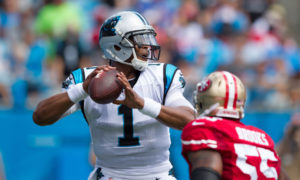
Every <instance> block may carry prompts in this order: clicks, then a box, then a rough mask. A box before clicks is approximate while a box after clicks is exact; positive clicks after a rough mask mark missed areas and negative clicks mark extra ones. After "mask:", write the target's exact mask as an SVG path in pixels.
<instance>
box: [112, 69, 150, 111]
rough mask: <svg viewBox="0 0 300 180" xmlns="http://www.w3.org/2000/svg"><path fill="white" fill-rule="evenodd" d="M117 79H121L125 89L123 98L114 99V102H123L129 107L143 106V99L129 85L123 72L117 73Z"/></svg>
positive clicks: (138, 107) (139, 107)
mask: <svg viewBox="0 0 300 180" xmlns="http://www.w3.org/2000/svg"><path fill="white" fill-rule="evenodd" d="M117 76H118V79H119V80H120V81H121V83H122V85H123V87H124V90H125V99H124V100H115V101H113V103H114V104H124V105H126V106H127V107H129V108H137V109H141V108H143V106H144V99H143V98H141V97H140V96H139V95H138V94H137V93H136V92H135V91H134V90H133V89H132V87H131V85H130V84H129V82H128V79H127V78H126V76H125V74H124V73H123V72H120V73H117Z"/></svg>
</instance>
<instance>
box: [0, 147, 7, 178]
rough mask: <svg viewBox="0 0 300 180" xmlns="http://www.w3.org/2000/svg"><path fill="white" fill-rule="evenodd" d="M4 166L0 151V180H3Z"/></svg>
mask: <svg viewBox="0 0 300 180" xmlns="http://www.w3.org/2000/svg"><path fill="white" fill-rule="evenodd" d="M4 170H5V169H4V164H3V158H2V153H1V151H0V180H5V179H6V177H5V171H4Z"/></svg>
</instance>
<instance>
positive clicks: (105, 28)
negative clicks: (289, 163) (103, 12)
mask: <svg viewBox="0 0 300 180" xmlns="http://www.w3.org/2000/svg"><path fill="white" fill-rule="evenodd" d="M119 20H120V16H116V17H112V18H110V19H108V20H106V21H105V22H104V24H103V25H102V27H101V31H100V38H101V37H104V36H114V35H116V29H115V27H116V25H117V24H118V22H119Z"/></svg>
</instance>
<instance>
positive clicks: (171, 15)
mask: <svg viewBox="0 0 300 180" xmlns="http://www.w3.org/2000/svg"><path fill="white" fill-rule="evenodd" d="M299 7H300V3H299V2H298V1H297V0H290V1H288V2H285V1H283V0H281V1H276V0H140V1H137V0H112V1H109V0H102V1H100V0H89V1H85V0H0V108H1V109H0V179H1V180H2V179H6V180H69V179H72V180H77V179H78V180H82V179H86V178H87V176H88V174H89V172H90V171H91V169H92V166H91V164H90V162H89V144H90V136H89V130H88V126H87V124H86V122H85V120H84V118H83V116H82V115H81V114H80V113H79V112H78V113H75V114H73V115H71V116H69V117H66V118H64V119H63V120H61V121H59V122H57V123H56V124H55V125H52V126H47V127H38V126H37V125H35V124H34V123H33V121H32V118H31V116H32V112H33V109H34V108H35V106H36V105H37V103H38V102H39V101H40V100H41V99H43V98H45V97H48V96H50V95H52V94H54V93H56V92H60V88H61V82H62V81H63V80H64V79H65V77H66V76H67V75H68V74H69V73H70V72H71V71H72V70H74V69H76V68H78V67H84V66H90V65H101V64H103V63H104V61H103V59H102V57H101V53H100V52H99V47H98V44H97V38H98V30H99V27H100V25H101V23H102V22H103V20H104V19H105V18H106V17H108V16H109V15H110V14H112V13H114V12H116V11H119V10H136V11H138V12H140V13H142V14H143V15H144V16H145V17H146V18H147V19H148V20H149V22H150V24H153V25H154V27H155V29H156V30H157V32H158V36H157V37H158V41H159V43H160V44H161V46H162V54H161V61H162V62H167V63H173V64H175V65H177V66H178V67H179V68H180V69H181V70H182V72H183V74H184V76H185V79H186V81H187V85H186V91H185V96H186V97H187V98H188V99H189V100H190V101H191V102H192V94H193V93H192V91H193V89H194V88H195V84H196V82H197V81H199V80H200V79H201V78H202V77H204V76H205V75H207V74H209V73H210V72H212V71H215V70H228V71H231V72H233V73H235V74H237V75H238V76H240V77H241V79H242V80H243V81H244V82H245V84H246V86H247V89H248V92H247V93H248V94H247V95H248V98H247V105H246V118H245V119H244V120H243V122H244V123H246V124H250V125H255V126H258V127H259V128H262V129H264V130H265V131H266V132H267V133H268V134H270V135H271V137H272V138H273V139H274V141H275V142H276V143H279V142H280V140H281V139H282V137H283V136H284V135H285V132H286V128H287V127H288V125H289V124H291V117H299V116H297V115H298V113H299V111H300V109H299V105H300V83H299V78H300V73H299V72H300V56H299V47H298V43H299V39H300V38H299V35H298V34H297V30H298V29H299V27H300V21H299V20H297V19H298V18H295V17H298V14H297V13H298V9H299ZM171 138H172V146H171V161H172V162H173V164H174V167H175V168H174V170H175V174H176V176H177V178H178V179H179V180H186V179H187V178H188V170H187V165H186V163H185V162H184V160H183V159H182V157H181V155H180V149H181V147H180V131H177V130H171Z"/></svg>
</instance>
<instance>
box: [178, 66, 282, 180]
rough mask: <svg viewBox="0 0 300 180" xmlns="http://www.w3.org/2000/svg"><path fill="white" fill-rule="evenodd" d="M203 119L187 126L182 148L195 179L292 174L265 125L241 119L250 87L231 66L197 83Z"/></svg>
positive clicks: (251, 179)
mask: <svg viewBox="0 0 300 180" xmlns="http://www.w3.org/2000/svg"><path fill="white" fill-rule="evenodd" d="M194 98H195V99H194V100H195V107H196V109H197V113H198V119H195V120H193V121H191V122H190V123H188V124H187V125H186V126H185V128H184V129H183V132H182V137H181V141H182V154H183V156H184V158H185V159H186V161H187V162H188V164H189V170H190V178H191V180H196V179H197V180H199V179H201V180H208V179H209V180H220V179H226V180H237V179H238V180H256V179H259V180H274V179H286V178H287V176H286V175H285V173H283V171H281V164H280V158H279V157H278V155H277V153H276V152H275V150H274V142H273V140H272V139H271V137H270V136H269V135H268V134H267V133H265V132H264V131H263V130H261V129H258V128H256V127H253V126H246V125H244V124H243V123H241V121H240V120H241V119H242V118H243V117H244V110H243V108H244V105H245V100H246V89H245V87H244V85H243V83H242V82H241V80H240V79H239V78H238V77H237V76H235V75H233V74H231V73H229V72H226V71H217V72H213V73H211V74H210V75H209V76H208V77H207V78H205V79H204V80H203V81H202V82H200V83H198V84H197V90H196V91H195V97H194Z"/></svg>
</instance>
